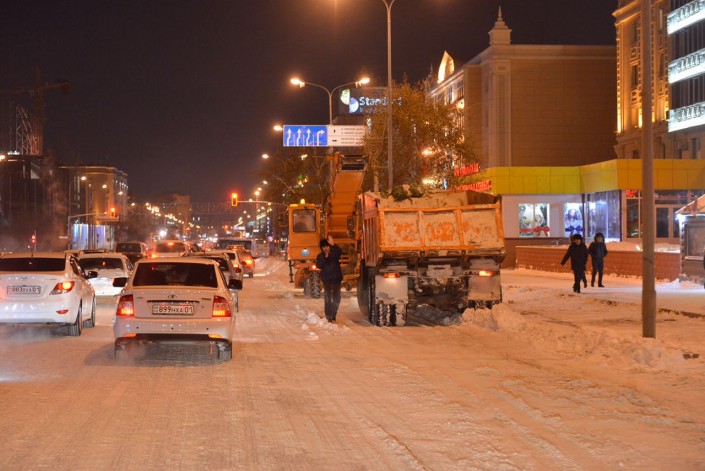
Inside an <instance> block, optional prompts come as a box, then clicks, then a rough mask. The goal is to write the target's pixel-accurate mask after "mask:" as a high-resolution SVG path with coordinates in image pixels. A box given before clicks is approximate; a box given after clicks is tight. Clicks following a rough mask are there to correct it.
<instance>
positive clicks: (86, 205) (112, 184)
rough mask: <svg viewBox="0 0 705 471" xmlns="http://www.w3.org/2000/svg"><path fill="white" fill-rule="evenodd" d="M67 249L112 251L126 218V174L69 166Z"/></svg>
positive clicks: (63, 168)
mask: <svg viewBox="0 0 705 471" xmlns="http://www.w3.org/2000/svg"><path fill="white" fill-rule="evenodd" d="M61 169H62V170H63V171H64V172H65V175H66V183H65V186H66V190H67V194H68V207H67V215H66V217H67V221H68V223H67V231H68V247H70V248H74V249H95V248H104V249H111V248H113V247H114V246H115V238H116V235H117V225H118V224H119V223H120V221H125V220H126V217H127V208H128V202H127V174H126V173H125V172H123V171H121V170H118V169H116V168H114V167H102V166H66V167H61Z"/></svg>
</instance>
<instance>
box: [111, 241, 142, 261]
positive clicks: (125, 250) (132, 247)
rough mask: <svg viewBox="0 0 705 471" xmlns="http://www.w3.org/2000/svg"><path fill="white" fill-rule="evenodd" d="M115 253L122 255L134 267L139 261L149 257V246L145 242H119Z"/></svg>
mask: <svg viewBox="0 0 705 471" xmlns="http://www.w3.org/2000/svg"><path fill="white" fill-rule="evenodd" d="M115 252H117V253H121V254H123V255H124V256H126V257H127V259H128V260H129V261H130V262H131V263H132V264H133V265H134V264H135V263H137V260H141V259H143V258H146V257H147V244H145V243H144V242H118V243H117V244H115Z"/></svg>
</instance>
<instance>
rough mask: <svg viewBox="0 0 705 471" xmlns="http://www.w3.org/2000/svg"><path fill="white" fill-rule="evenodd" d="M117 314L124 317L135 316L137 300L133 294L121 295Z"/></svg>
mask: <svg viewBox="0 0 705 471" xmlns="http://www.w3.org/2000/svg"><path fill="white" fill-rule="evenodd" d="M115 314H117V315H118V316H123V317H134V315H135V301H134V298H133V297H132V295H131V294H127V295H125V296H120V301H118V304H117V311H116V313H115Z"/></svg>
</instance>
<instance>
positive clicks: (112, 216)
mask: <svg viewBox="0 0 705 471" xmlns="http://www.w3.org/2000/svg"><path fill="white" fill-rule="evenodd" d="M110 217H111V218H114V217H117V214H116V212H115V208H110Z"/></svg>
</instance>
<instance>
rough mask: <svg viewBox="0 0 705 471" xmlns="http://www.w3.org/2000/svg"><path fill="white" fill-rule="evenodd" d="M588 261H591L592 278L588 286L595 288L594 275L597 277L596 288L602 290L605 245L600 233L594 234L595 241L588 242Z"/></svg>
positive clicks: (605, 253)
mask: <svg viewBox="0 0 705 471" xmlns="http://www.w3.org/2000/svg"><path fill="white" fill-rule="evenodd" d="M588 252H589V253H590V259H591V260H592V278H591V282H590V286H595V275H597V286H599V287H600V288H604V287H605V286H604V285H603V284H602V274H603V273H604V271H605V257H606V256H607V245H606V244H605V236H604V235H603V234H602V232H597V233H595V240H593V241H592V242H590V247H589V248H588Z"/></svg>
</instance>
